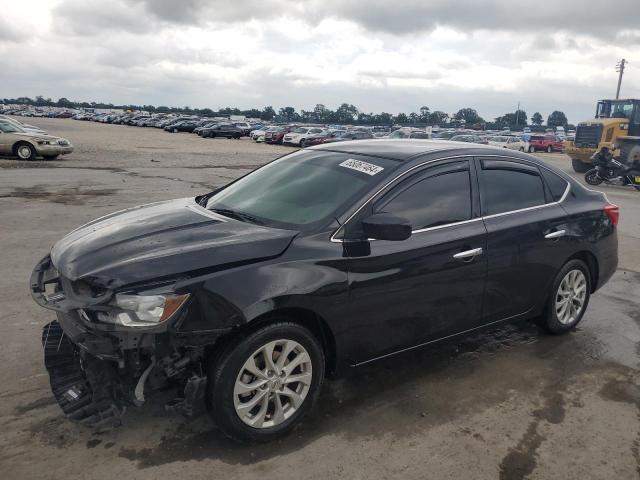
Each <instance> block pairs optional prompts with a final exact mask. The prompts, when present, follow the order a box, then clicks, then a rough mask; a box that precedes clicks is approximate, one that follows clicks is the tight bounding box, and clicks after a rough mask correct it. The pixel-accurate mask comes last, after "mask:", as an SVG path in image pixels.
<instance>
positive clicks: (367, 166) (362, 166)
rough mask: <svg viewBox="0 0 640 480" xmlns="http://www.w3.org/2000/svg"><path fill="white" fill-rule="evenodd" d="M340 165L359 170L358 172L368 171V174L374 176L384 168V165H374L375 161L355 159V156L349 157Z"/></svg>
mask: <svg viewBox="0 0 640 480" xmlns="http://www.w3.org/2000/svg"><path fill="white" fill-rule="evenodd" d="M339 166H340V167H345V168H350V169H351V170H357V171H358V172H362V173H366V174H367V175H372V176H373V175H375V174H376V173H380V172H381V171H382V170H384V167H379V166H377V165H374V164H373V163H367V162H362V161H360V160H354V159H353V158H349V159H348V160H345V161H344V162H342V163H341V164H340V165H339Z"/></svg>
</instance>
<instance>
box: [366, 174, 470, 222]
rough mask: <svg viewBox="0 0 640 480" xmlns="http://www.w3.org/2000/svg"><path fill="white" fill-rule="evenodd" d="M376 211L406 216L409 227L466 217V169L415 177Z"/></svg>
mask: <svg viewBox="0 0 640 480" xmlns="http://www.w3.org/2000/svg"><path fill="white" fill-rule="evenodd" d="M376 210H377V211H378V212H386V213H392V214H394V215H397V216H399V217H403V218H406V219H407V220H409V222H410V223H411V226H412V228H413V230H419V229H422V228H429V227H437V226H440V225H447V224H449V223H456V222H462V221H464V220H470V219H471V185H470V182H469V171H467V170H465V171H456V172H449V173H443V174H440V175H436V176H431V177H427V178H424V179H423V180H419V181H418V182H416V183H413V184H412V185H411V186H409V187H407V188H405V189H404V190H401V191H400V193H398V194H397V195H395V196H393V197H392V198H391V200H389V201H387V202H386V203H384V204H383V205H382V206H381V207H379V208H377V209H376Z"/></svg>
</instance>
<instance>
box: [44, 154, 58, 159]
mask: <svg viewBox="0 0 640 480" xmlns="http://www.w3.org/2000/svg"><path fill="white" fill-rule="evenodd" d="M42 158H44V159H45V160H55V159H56V158H58V155H43V156H42Z"/></svg>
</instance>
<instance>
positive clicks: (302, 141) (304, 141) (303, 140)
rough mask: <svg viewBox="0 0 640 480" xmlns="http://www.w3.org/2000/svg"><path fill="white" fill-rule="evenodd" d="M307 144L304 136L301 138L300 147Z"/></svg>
mask: <svg viewBox="0 0 640 480" xmlns="http://www.w3.org/2000/svg"><path fill="white" fill-rule="evenodd" d="M306 145H307V141H306V140H305V139H304V138H303V139H302V140H300V148H304V147H305V146H306Z"/></svg>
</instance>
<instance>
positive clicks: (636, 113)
mask: <svg viewBox="0 0 640 480" xmlns="http://www.w3.org/2000/svg"><path fill="white" fill-rule="evenodd" d="M596 118H626V119H627V120H628V121H629V124H628V127H627V128H626V130H628V132H627V135H631V136H638V135H640V100H600V101H599V102H598V107H597V109H596Z"/></svg>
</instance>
